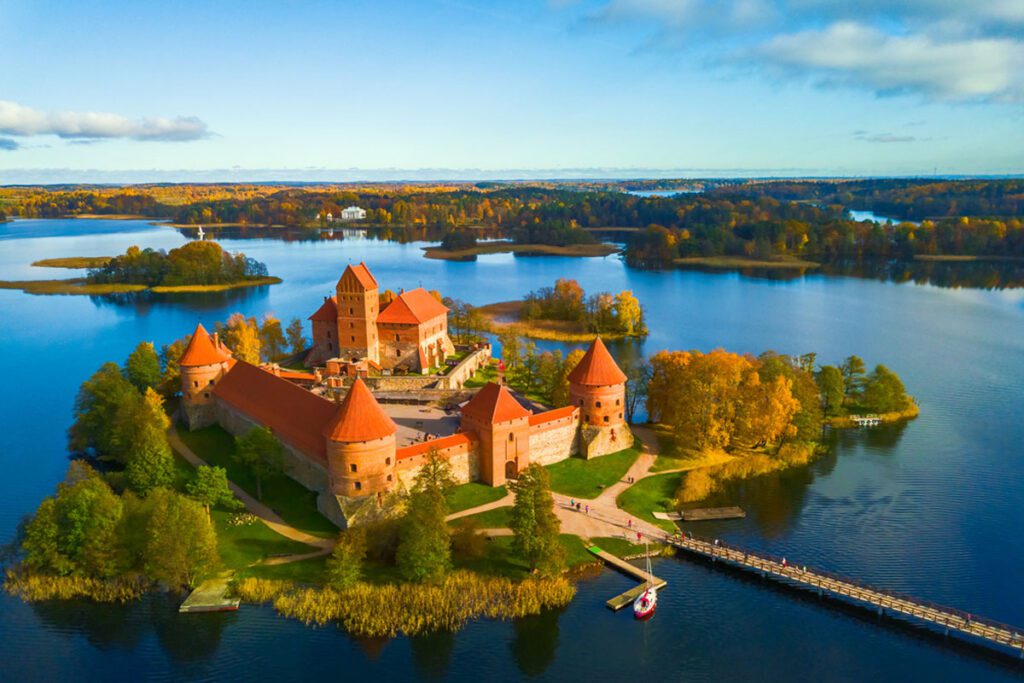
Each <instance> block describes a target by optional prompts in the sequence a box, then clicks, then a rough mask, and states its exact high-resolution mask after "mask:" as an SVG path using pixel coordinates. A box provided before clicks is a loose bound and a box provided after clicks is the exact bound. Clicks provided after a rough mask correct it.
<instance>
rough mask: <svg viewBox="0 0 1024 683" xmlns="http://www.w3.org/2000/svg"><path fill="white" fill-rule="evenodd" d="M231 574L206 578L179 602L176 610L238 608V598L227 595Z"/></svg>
mask: <svg viewBox="0 0 1024 683" xmlns="http://www.w3.org/2000/svg"><path fill="white" fill-rule="evenodd" d="M229 581H231V575H230V574H228V575H227V576H218V577H216V578H213V579H207V580H206V581H203V582H202V583H201V584H199V586H197V587H196V589H195V590H194V591H192V593H191V594H190V595H189V596H188V597H187V598H185V602H183V603H181V607H179V608H178V611H179V612H181V613H183V614H185V613H187V614H192V613H197V612H231V611H234V610H236V609H238V604H239V600H238V599H237V598H229V597H227V592H228V582H229Z"/></svg>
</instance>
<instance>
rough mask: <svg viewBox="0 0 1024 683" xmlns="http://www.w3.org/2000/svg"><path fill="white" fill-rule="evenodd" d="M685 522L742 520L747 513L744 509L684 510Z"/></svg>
mask: <svg viewBox="0 0 1024 683" xmlns="http://www.w3.org/2000/svg"><path fill="white" fill-rule="evenodd" d="M682 516H683V521H684V522H710V521H713V520H718V519H742V518H743V517H746V516H747V513H746V512H744V511H743V509H742V508H738V507H725V508H696V509H694V510H683V515H682Z"/></svg>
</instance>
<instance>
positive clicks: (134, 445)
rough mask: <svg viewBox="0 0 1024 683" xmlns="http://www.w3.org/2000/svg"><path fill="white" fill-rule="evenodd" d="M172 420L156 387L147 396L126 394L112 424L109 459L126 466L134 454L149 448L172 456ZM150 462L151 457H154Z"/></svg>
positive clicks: (148, 390)
mask: <svg viewBox="0 0 1024 683" xmlns="http://www.w3.org/2000/svg"><path fill="white" fill-rule="evenodd" d="M170 425H171V421H170V420H169V419H168V417H167V413H166V412H165V411H164V403H163V398H162V397H161V396H160V394H158V393H156V391H154V390H153V389H146V393H145V394H144V395H141V396H140V395H139V394H138V393H133V394H131V395H130V396H128V397H126V399H125V401H124V402H123V403H122V404H121V406H120V408H118V410H117V413H116V414H115V415H114V419H113V423H112V424H111V425H110V432H111V433H110V447H109V450H108V452H107V453H108V455H109V457H110V458H112V459H114V460H116V461H118V462H120V463H122V464H124V465H125V466H127V465H128V464H129V463H131V461H132V459H133V457H134V455H135V454H136V453H139V452H143V451H147V452H148V454H149V455H152V453H154V452H158V451H159V452H161V453H165V454H166V455H167V456H168V457H170V453H171V447H170V444H169V443H168V442H167V428H168V427H170ZM151 462H153V461H152V459H151Z"/></svg>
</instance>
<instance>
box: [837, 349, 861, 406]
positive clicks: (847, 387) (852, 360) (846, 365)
mask: <svg viewBox="0 0 1024 683" xmlns="http://www.w3.org/2000/svg"><path fill="white" fill-rule="evenodd" d="M839 369H840V370H841V371H842V373H843V396H844V399H843V401H844V403H852V402H854V401H856V399H857V395H858V394H859V393H860V392H861V391H862V390H863V389H864V371H865V368H864V361H863V360H861V359H860V358H859V357H857V356H850V357H849V358H847V359H846V360H844V361H843V364H842V365H841V366H840V368H839Z"/></svg>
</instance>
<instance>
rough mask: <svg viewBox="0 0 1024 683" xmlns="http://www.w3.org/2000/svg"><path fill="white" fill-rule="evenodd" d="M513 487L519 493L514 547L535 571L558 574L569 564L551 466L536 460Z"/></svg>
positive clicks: (513, 525) (514, 508) (514, 515)
mask: <svg viewBox="0 0 1024 683" xmlns="http://www.w3.org/2000/svg"><path fill="white" fill-rule="evenodd" d="M509 488H510V489H511V490H512V492H513V493H515V497H516V500H515V504H514V505H513V506H512V513H511V520H510V522H509V526H510V527H511V528H512V533H513V537H512V547H513V548H514V549H515V550H516V552H518V553H519V554H520V555H521V556H522V557H523V559H525V560H526V563H527V564H528V565H529V567H530V570H531V571H535V572H538V573H540V574H541V575H544V576H554V575H556V574H558V573H559V572H561V570H562V569H563V568H564V567H565V548H564V547H563V546H562V543H561V540H560V538H559V534H560V531H561V524H560V523H559V521H558V517H557V516H556V515H555V510H554V506H555V503H554V499H553V498H552V496H551V482H550V479H549V477H548V472H547V470H546V469H544V468H543V467H541V466H540V465H538V464H537V463H532V464H531V465H529V466H528V467H527V468H526V469H524V470H523V471H521V472H520V473H519V476H518V478H517V479H516V481H514V482H511V483H510V484H509Z"/></svg>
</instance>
